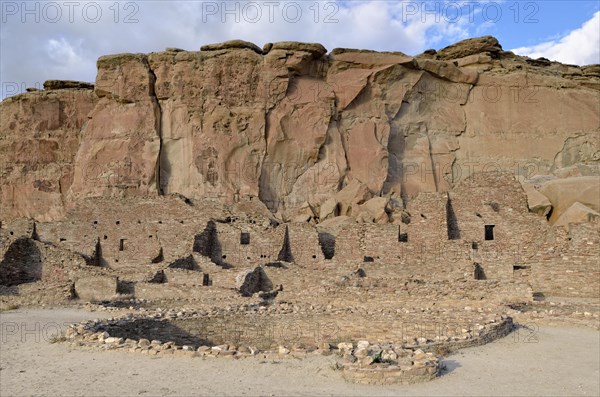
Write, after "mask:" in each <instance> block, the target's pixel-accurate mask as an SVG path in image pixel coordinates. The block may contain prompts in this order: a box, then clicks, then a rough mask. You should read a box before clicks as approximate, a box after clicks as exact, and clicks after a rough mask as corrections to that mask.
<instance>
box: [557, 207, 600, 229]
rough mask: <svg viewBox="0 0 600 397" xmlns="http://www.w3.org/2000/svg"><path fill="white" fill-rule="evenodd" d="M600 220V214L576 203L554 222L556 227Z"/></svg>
mask: <svg viewBox="0 0 600 397" xmlns="http://www.w3.org/2000/svg"><path fill="white" fill-rule="evenodd" d="M598 220H600V213H599V212H597V211H594V210H593V209H591V208H589V207H587V206H585V205H583V204H581V203H579V202H575V203H573V205H571V206H570V207H569V208H568V209H567V210H566V211H565V212H563V214H562V215H561V216H560V218H558V219H557V220H556V222H554V226H567V225H569V224H571V223H585V222H595V221H598Z"/></svg>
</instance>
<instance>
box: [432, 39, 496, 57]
mask: <svg viewBox="0 0 600 397" xmlns="http://www.w3.org/2000/svg"><path fill="white" fill-rule="evenodd" d="M501 51H502V46H501V45H500V43H499V42H498V39H496V38H495V37H492V36H483V37H475V38H472V39H466V40H462V41H459V42H458V43H455V44H452V45H449V46H448V47H445V48H442V49H441V50H439V51H438V52H437V56H438V59H441V60H449V59H457V58H463V57H466V56H468V55H473V54H479V53H482V52H490V53H493V54H497V53H499V52H501Z"/></svg>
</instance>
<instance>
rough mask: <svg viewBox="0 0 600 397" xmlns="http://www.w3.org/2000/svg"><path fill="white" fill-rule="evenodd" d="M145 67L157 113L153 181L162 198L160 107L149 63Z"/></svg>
mask: <svg viewBox="0 0 600 397" xmlns="http://www.w3.org/2000/svg"><path fill="white" fill-rule="evenodd" d="M146 62H147V60H146ZM147 66H148V73H149V74H150V78H151V84H150V96H151V97H152V99H153V100H154V102H155V103H156V108H155V110H156V111H157V112H158V113H157V114H156V127H155V128H156V133H157V134H158V156H156V167H155V175H154V181H155V183H156V192H157V194H158V195H159V196H162V195H163V194H164V192H163V189H162V186H161V183H162V181H161V179H160V173H161V169H160V164H161V158H162V150H163V136H162V107H161V106H160V101H159V100H158V97H157V96H156V74H155V73H154V70H152V68H151V67H150V63H147Z"/></svg>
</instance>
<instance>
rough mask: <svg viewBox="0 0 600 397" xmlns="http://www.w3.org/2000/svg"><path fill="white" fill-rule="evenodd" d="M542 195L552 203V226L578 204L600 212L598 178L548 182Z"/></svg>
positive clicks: (589, 177) (541, 190) (599, 185)
mask: <svg viewBox="0 0 600 397" xmlns="http://www.w3.org/2000/svg"><path fill="white" fill-rule="evenodd" d="M540 193H542V194H543V195H544V196H546V197H548V199H549V200H550V202H551V203H552V215H551V216H550V223H552V224H554V223H555V222H556V221H557V220H558V219H559V218H560V217H561V216H562V215H563V213H564V212H565V211H567V209H569V207H571V206H572V205H573V204H575V203H576V202H579V203H581V204H583V205H584V206H586V207H588V208H590V209H591V210H593V211H597V212H600V178H599V177H597V176H587V177H578V178H566V179H555V180H552V181H548V182H546V183H545V184H544V185H543V186H542V188H541V189H540Z"/></svg>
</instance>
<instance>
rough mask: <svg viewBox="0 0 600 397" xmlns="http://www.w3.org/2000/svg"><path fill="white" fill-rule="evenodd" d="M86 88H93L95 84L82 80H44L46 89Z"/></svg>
mask: <svg viewBox="0 0 600 397" xmlns="http://www.w3.org/2000/svg"><path fill="white" fill-rule="evenodd" d="M77 88H79V89H86V90H93V89H94V84H91V83H84V82H82V81H73V80H46V81H45V82H44V89H45V90H47V91H49V90H64V89H77Z"/></svg>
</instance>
